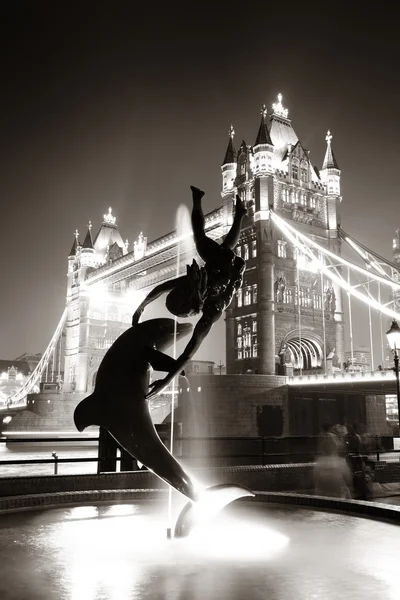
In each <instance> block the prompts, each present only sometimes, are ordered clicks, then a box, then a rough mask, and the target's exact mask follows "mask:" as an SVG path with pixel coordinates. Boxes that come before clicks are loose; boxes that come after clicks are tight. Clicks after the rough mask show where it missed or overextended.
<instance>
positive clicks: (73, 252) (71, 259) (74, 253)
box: [67, 229, 79, 296]
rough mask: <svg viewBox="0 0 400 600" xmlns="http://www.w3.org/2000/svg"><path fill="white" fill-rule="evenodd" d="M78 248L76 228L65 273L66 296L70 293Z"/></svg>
mask: <svg viewBox="0 0 400 600" xmlns="http://www.w3.org/2000/svg"><path fill="white" fill-rule="evenodd" d="M78 248H79V232H78V230H77V229H76V230H75V238H74V242H73V244H72V248H71V250H70V252H69V254H68V273H67V275H68V288H67V295H68V296H70V294H71V289H72V284H73V278H74V273H75V271H76V260H77V251H78Z"/></svg>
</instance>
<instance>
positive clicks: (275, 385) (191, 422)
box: [181, 374, 287, 437]
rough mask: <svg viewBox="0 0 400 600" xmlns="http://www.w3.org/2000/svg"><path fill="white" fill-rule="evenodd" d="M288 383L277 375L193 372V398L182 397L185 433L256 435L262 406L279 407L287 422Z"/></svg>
mask: <svg viewBox="0 0 400 600" xmlns="http://www.w3.org/2000/svg"><path fill="white" fill-rule="evenodd" d="M285 383H286V378H285V377H278V376H274V375H255V374H251V375H218V376H215V375H196V376H195V375H193V376H191V377H190V389H191V391H190V397H189V395H188V394H186V395H185V394H184V393H182V396H181V402H182V405H183V406H182V422H183V429H182V434H183V435H184V436H198V437H199V436H206V437H223V436H232V437H235V436H239V437H243V436H251V437H256V436H258V435H260V431H259V413H260V410H262V408H263V406H275V407H279V409H280V410H281V411H282V415H283V422H284V423H285V420H286V418H285V411H286V398H287V391H286V390H287V388H286V386H285ZM284 431H285V426H284V427H283V433H284ZM278 435H280V434H278Z"/></svg>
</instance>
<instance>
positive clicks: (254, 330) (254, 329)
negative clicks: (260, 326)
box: [253, 321, 257, 333]
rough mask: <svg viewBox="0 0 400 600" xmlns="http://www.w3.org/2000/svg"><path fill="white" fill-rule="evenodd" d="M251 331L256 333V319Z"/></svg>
mask: <svg viewBox="0 0 400 600" xmlns="http://www.w3.org/2000/svg"><path fill="white" fill-rule="evenodd" d="M253 333H257V321H253Z"/></svg>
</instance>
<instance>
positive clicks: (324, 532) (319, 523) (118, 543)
mask: <svg viewBox="0 0 400 600" xmlns="http://www.w3.org/2000/svg"><path fill="white" fill-rule="evenodd" d="M177 270H178V271H177V272H178V273H179V253H178V264H177ZM185 333H188V327H187V326H186V327H185V326H182V324H181V323H178V321H177V320H176V319H175V321H173V320H172V319H158V320H157V319H155V320H150V321H143V322H141V323H139V324H137V323H136V324H134V326H133V327H132V328H131V329H129V330H128V331H127V332H125V333H124V334H122V336H120V338H118V340H117V341H116V342H115V343H114V345H113V346H112V348H111V349H110V350H109V351H108V353H107V355H106V357H105V359H104V360H103V363H102V365H103V367H102V368H99V372H98V376H97V380H96V390H95V393H94V394H93V396H94V398H92V397H89V398H88V399H86V400H84V401H83V402H82V403H81V404H80V405H78V408H77V412H76V414H75V422H76V424H77V426H78V428H79V429H81V428H83V427H85V426H86V425H87V424H91V422H93V418H94V419H95V422H96V423H98V424H100V425H101V426H103V427H106V428H107V429H108V430H109V431H110V432H111V434H112V435H113V436H114V437H115V438H116V439H117V440H118V441H119V442H120V443H121V445H122V446H124V447H125V448H126V449H128V450H129V451H130V452H131V454H132V455H133V456H135V457H136V458H138V459H139V460H140V462H142V463H143V464H145V465H147V466H149V467H150V468H151V469H153V471H154V472H155V473H156V474H157V475H159V477H161V478H162V479H164V480H165V481H167V482H168V483H169V484H170V488H169V491H168V495H169V500H168V528H167V531H168V536H167V537H166V536H165V501H160V500H154V497H153V496H152V493H151V490H150V491H149V492H148V499H147V500H143V499H140V498H143V490H142V491H140V490H139V491H138V494H137V497H138V499H137V500H135V501H133V502H132V501H129V502H126V503H122V502H121V501H119V502H117V503H115V502H114V503H112V502H110V501H108V502H107V501H106V500H105V501H104V500H103V502H98V501H97V502H96V501H93V500H92V499H91V500H89V503H87V504H86V505H85V504H84V502H85V495H84V494H83V495H82V496H80V500H77V496H74V499H73V500H72V501H73V502H77V501H78V502H79V503H80V504H79V506H73V507H71V506H67V507H62V508H60V507H57V508H54V506H53V507H52V508H51V509H47V510H27V509H28V508H29V507H31V508H32V507H33V502H34V501H32V504H29V501H28V500H26V499H25V500H26V501H23V500H21V503H20V504H18V502H17V503H16V504H15V505H17V504H18V506H20V508H22V507H25V511H24V512H21V511H20V512H14V513H13V512H12V511H6V513H5V514H0V529H1V536H0V564H1V573H2V577H1V578H0V597H1V598H2V600H13V599H15V598H17V599H18V600H24V599H25V598H26V599H28V598H29V599H31V598H40V599H41V600H52V599H56V598H57V600H64V599H65V600H67V599H68V600H81V599H82V600H128V599H137V600H141V599H142V598H143V599H144V598H146V599H147V600H153V599H154V600H156V599H159V598H168V599H169V600H186V599H190V600H197V599H199V600H200V599H203V598H207V599H208V600H214V599H217V598H218V599H220V600H225V599H226V600H227V599H229V600H243V599H244V598H246V600H253V599H256V598H257V599H258V598H269V599H270V600H278V599H279V600H289V599H290V600H293V599H294V598H295V599H296V600H311V599H312V598H316V599H317V598H318V599H320V598H321V599H322V598H329V600H343V598H344V597H346V599H347V600H356V599H357V600H359V599H361V598H362V599H363V600H372V599H373V600H376V598H382V599H383V600H395V598H396V599H397V598H398V578H397V555H398V549H399V542H398V529H397V527H396V525H395V524H391V523H388V522H380V521H378V520H367V519H363V518H359V517H358V516H355V515H356V514H357V510H359V512H361V511H362V512H363V514H365V515H369V516H374V517H375V518H378V519H379V518H380V517H382V518H385V519H387V518H388V514H389V512H390V511H388V509H385V508H384V507H383V506H382V505H381V506H380V507H379V505H372V504H371V503H367V502H365V503H357V502H354V501H333V500H329V499H328V500H326V499H325V500H324V499H322V498H307V497H305V496H303V497H301V496H298V497H296V495H292V497H291V498H290V497H289V496H290V495H289V496H283V495H281V497H279V494H277V495H276V497H275V498H274V497H271V496H273V495H272V494H262V493H256V494H255V497H247V498H246V499H243V498H241V497H240V496H254V494H252V493H250V492H249V490H247V489H246V488H243V487H240V486H235V485H229V484H228V485H227V484H224V485H223V486H221V485H220V486H214V487H213V488H210V489H208V490H202V489H200V488H199V485H198V484H197V482H196V481H195V480H194V478H192V477H191V476H190V475H189V474H188V473H186V472H185V471H184V469H183V468H182V466H181V465H180V464H179V462H178V461H177V460H176V459H175V458H174V457H173V456H172V448H173V406H174V397H173V396H172V405H171V412H172V418H171V439H170V450H171V452H169V451H168V450H167V448H166V447H165V446H163V445H162V443H161V441H160V440H159V439H158V436H157V434H156V432H155V429H154V427H153V425H152V422H151V417H150V413H149V410H148V402H147V401H146V397H147V396H148V393H147V392H148V389H149V388H148V380H147V367H146V368H144V367H143V364H142V363H143V362H146V361H148V362H149V363H150V364H153V365H154V366H155V365H156V364H157V366H158V367H160V366H161V367H162V369H160V370H170V369H171V367H170V362H168V357H167V358H166V357H165V355H163V354H162V353H161V352H156V353H155V354H154V353H153V352H151V351H150V350H151V349H153V344H154V343H155V344H156V345H157V347H158V350H163V349H164V347H167V346H168V345H172V344H173V346H174V359H175V356H176V341H177V338H179V335H180V334H185ZM121 340H122V341H121ZM149 348H150V350H149ZM107 357H108V358H107ZM143 357H145V361H143V360H142V359H143ZM128 358H129V360H128ZM177 360H178V361H179V359H177ZM124 361H125V362H124ZM163 361H165V364H164V362H163ZM169 361H171V359H169ZM116 366H118V368H120V372H119V376H118V378H114V373H115V368H116ZM128 367H129V368H128ZM164 367H165V368H164ZM127 373H128V375H127ZM115 381H118V382H119V388H118V389H116V387H115ZM111 393H112V398H113V402H112V403H110V402H107V400H109V397H110V394H111ZM96 394H97V397H96ZM79 407H80V408H79ZM131 425H132V426H131ZM171 486H172V487H174V488H175V489H177V490H178V491H180V492H181V493H183V494H184V495H186V496H188V497H189V498H191V500H194V502H192V501H190V502H189V503H186V504H183V500H184V499H183V497H182V496H181V495H180V494H178V493H176V494H175V493H174V494H173V493H172V487H171ZM105 496H106V495H105ZM63 498H64V496H63V495H62V494H61V495H59V496H58V497H57V501H58V502H60V501H61V500H62V499H63ZM65 500H68V497H67V496H65ZM234 500H235V502H233V501H234ZM286 501H291V502H292V505H287V504H283V505H282V504H279V502H286ZM43 502H46V499H45V498H43ZM49 502H53V504H54V503H55V502H56V498H55V497H54V498H53V501H52V500H51V498H50V499H49ZM296 503H297V504H296ZM299 504H301V506H299ZM36 508H37V507H36ZM222 508H224V510H223V511H222V512H221V509H222ZM316 509H317V510H316ZM318 509H319V510H318ZM320 509H325V512H323V511H321V510H320ZM329 509H333V510H334V511H335V512H330V511H329ZM340 511H342V512H340ZM345 511H347V514H344V513H345ZM380 513H381V514H380ZM394 514H395V511H394V510H393V511H392V512H391V513H390V515H391V518H394V517H393V515H394ZM390 515H389V516H390ZM398 517H399V514H397V519H398ZM174 520H175V521H176V526H175V536H174V537H173V536H172V529H173V527H172V524H173V522H174ZM398 520H400V519H398ZM194 525H196V526H195V527H194ZM167 538H170V539H167Z"/></svg>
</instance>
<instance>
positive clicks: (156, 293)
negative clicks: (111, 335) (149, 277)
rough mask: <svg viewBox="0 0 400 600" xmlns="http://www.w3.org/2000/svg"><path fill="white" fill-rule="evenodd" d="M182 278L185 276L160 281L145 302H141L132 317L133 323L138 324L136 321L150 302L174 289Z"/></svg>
mask: <svg viewBox="0 0 400 600" xmlns="http://www.w3.org/2000/svg"><path fill="white" fill-rule="evenodd" d="M182 279H184V277H178V278H176V279H171V280H170V281H165V282H164V283H160V285H157V286H156V287H155V288H154V289H153V290H151V292H150V293H149V294H147V296H146V298H145V299H144V300H143V302H141V303H140V304H139V306H138V307H137V309H136V310H135V312H134V314H133V317H132V325H136V323H138V322H139V319H140V317H141V316H142V313H143V311H144V309H145V308H146V306H147V305H148V304H151V303H152V302H153V301H154V300H157V298H159V297H160V296H162V295H163V294H165V293H166V292H170V291H171V290H173V289H174V287H175V286H176V285H178V283H179V282H180V281H181V280H182Z"/></svg>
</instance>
